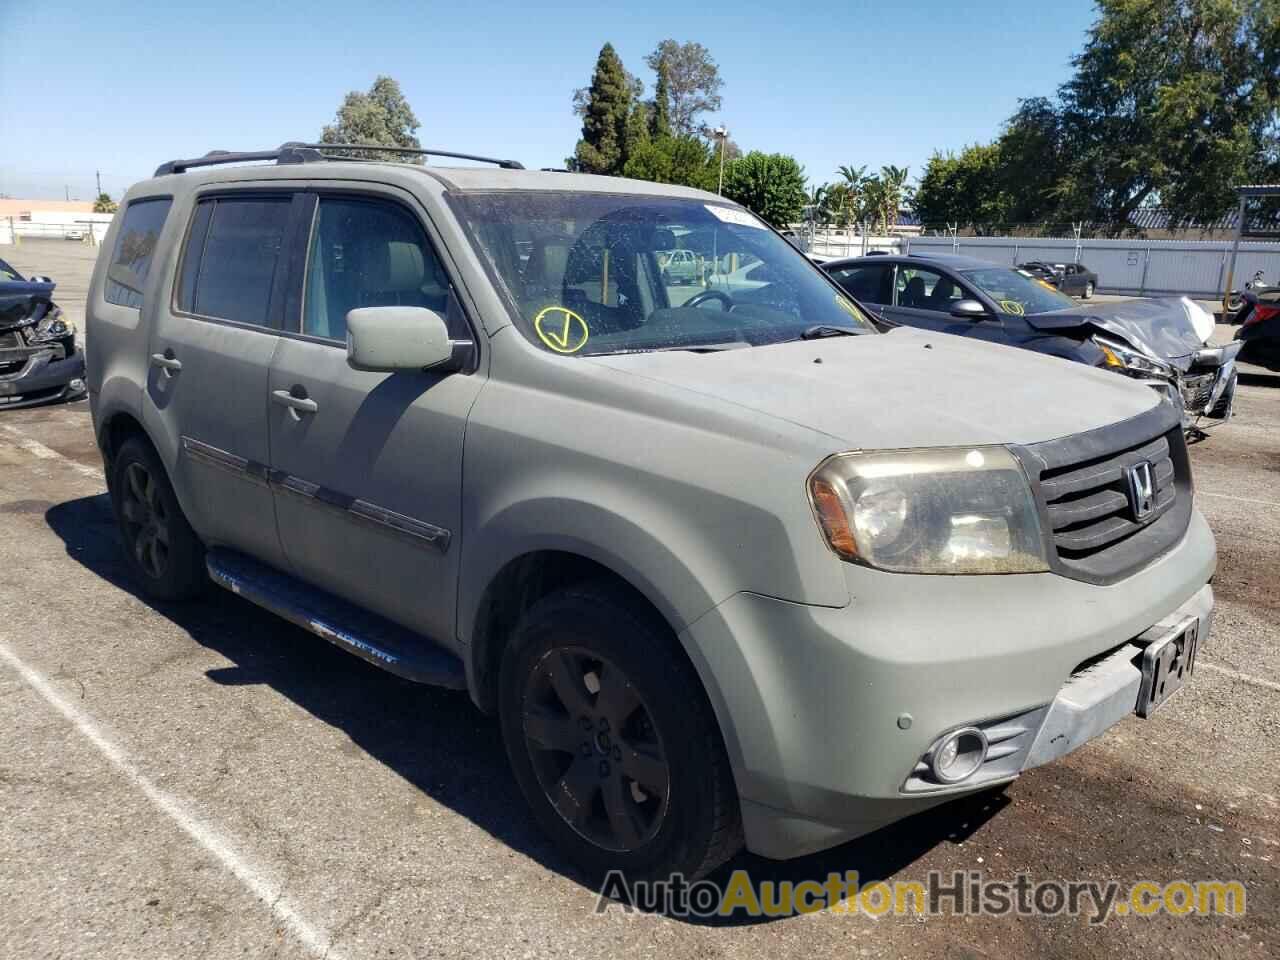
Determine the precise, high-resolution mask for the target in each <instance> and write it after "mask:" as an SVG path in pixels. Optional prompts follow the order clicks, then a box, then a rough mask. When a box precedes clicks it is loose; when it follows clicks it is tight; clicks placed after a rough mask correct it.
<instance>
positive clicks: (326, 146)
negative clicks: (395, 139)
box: [285, 143, 524, 170]
mask: <svg viewBox="0 0 1280 960" xmlns="http://www.w3.org/2000/svg"><path fill="white" fill-rule="evenodd" d="M285 146H286V147H305V148H308V149H311V150H369V151H375V152H378V153H407V154H409V155H410V156H414V157H448V158H449V159H450V160H474V161H476V162H477V163H493V164H497V165H498V166H499V167H502V169H504V170H523V169H524V164H523V163H521V162H520V161H518V160H498V159H496V158H495V157H480V156H477V155H476V154H474V153H455V152H454V151H452V150H423V149H420V148H418V147H384V146H382V144H378V143H286V144H285Z"/></svg>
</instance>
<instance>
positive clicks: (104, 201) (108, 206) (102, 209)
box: [93, 193, 116, 213]
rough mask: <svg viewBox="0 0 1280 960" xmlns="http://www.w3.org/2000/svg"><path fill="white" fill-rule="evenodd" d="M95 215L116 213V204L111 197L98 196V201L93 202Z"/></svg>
mask: <svg viewBox="0 0 1280 960" xmlns="http://www.w3.org/2000/svg"><path fill="white" fill-rule="evenodd" d="M93 212H94V213H115V212H116V202H115V201H114V200H112V199H111V195H110V194H107V193H100V194H98V199H97V200H95V201H93Z"/></svg>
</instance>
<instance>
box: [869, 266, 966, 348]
mask: <svg viewBox="0 0 1280 960" xmlns="http://www.w3.org/2000/svg"><path fill="white" fill-rule="evenodd" d="M970 298H971V295H970V294H968V293H967V292H966V291H965V289H964V287H962V286H961V285H960V284H959V283H958V282H957V281H955V280H953V279H952V278H951V277H949V276H947V275H946V274H944V273H941V272H939V271H937V270H931V269H929V268H928V267H918V266H916V265H914V264H910V263H900V264H898V273H897V276H896V278H895V282H894V298H893V304H892V305H891V306H889V307H886V308H885V316H886V317H888V318H889V319H890V320H894V321H896V322H898V323H901V324H904V325H906V326H909V327H922V328H924V329H925V330H938V331H941V332H943V333H959V334H966V335H967V334H968V333H969V332H970V329H969V328H970V327H971V326H972V325H973V322H972V321H971V320H967V319H960V318H957V317H953V316H952V315H951V308H952V307H954V306H955V305H956V304H957V303H959V302H960V301H961V300H965V299H970Z"/></svg>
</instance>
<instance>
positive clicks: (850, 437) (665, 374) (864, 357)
mask: <svg viewBox="0 0 1280 960" xmlns="http://www.w3.org/2000/svg"><path fill="white" fill-rule="evenodd" d="M583 362H590V363H597V364H602V365H605V366H608V367H610V368H613V369H615V370H618V371H620V372H625V373H628V374H632V375H635V376H640V377H646V378H648V379H650V380H655V381H658V382H661V383H663V384H665V385H667V386H671V387H677V388H682V389H685V390H688V391H690V392H691V393H694V394H701V395H703V396H709V397H714V398H717V399H720V400H724V401H727V402H729V403H733V404H737V405H738V406H740V407H743V408H746V409H748V410H751V411H754V412H756V413H758V414H760V415H762V416H770V417H776V418H778V419H781V420H785V421H788V422H790V423H793V424H796V425H799V426H801V427H807V428H809V429H812V430H817V431H820V432H821V433H824V434H827V435H829V436H831V437H834V438H837V439H838V440H839V441H840V444H841V449H849V450H852V449H891V448H895V447H928V446H958V445H968V444H975V445H976V444H997V443H1035V442H1038V441H1041V440H1052V439H1056V438H1057V437H1063V436H1067V435H1068V434H1073V433H1080V432H1082V431H1085V430H1092V429H1094V428H1096V427H1101V426H1105V425H1106V424H1109V423H1115V422H1117V421H1120V420H1127V419H1129V418H1130V417H1135V416H1137V415H1138V414H1140V413H1143V412H1144V411H1146V410H1149V409H1150V408H1151V407H1153V406H1155V405H1156V404H1157V403H1159V402H1160V398H1159V395H1158V394H1157V393H1156V392H1155V391H1154V390H1152V389H1151V388H1150V387H1147V386H1143V385H1142V384H1140V383H1138V382H1136V381H1134V380H1130V379H1129V378H1127V377H1118V376H1116V375H1115V374H1114V373H1110V372H1107V371H1103V370H1096V369H1094V368H1092V367H1087V366H1084V365H1082V364H1078V363H1070V362H1067V361H1064V360H1061V359H1059V358H1057V357H1049V356H1045V355H1043V354H1038V353H1033V352H1032V351H1029V350H1020V349H1017V348H1014V347H1004V346H997V345H994V344H988V343H982V342H979V341H976V340H971V339H968V338H965V337H955V336H948V335H946V334H936V333H926V332H924V331H920V330H912V329H910V328H906V327H903V328H898V329H895V330H893V331H892V332H890V333H887V334H880V335H875V334H868V335H864V336H857V337H829V338H826V339H823V340H810V341H802V342H796V343H782V344H776V345H773V346H768V347H752V348H746V349H737V350H724V351H720V352H717V353H705V354H698V353H691V352H688V351H675V350H672V351H660V352H652V353H634V354H621V355H618V356H601V357H592V358H589V359H588V358H584V361H583Z"/></svg>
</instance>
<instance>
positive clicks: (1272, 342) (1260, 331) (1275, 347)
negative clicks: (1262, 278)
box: [1235, 286, 1280, 373]
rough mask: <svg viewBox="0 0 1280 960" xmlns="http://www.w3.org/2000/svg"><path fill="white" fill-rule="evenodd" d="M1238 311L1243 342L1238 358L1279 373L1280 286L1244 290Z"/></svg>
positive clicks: (1238, 341)
mask: <svg viewBox="0 0 1280 960" xmlns="http://www.w3.org/2000/svg"><path fill="white" fill-rule="evenodd" d="M1243 299H1244V306H1243V307H1242V308H1241V310H1240V312H1239V313H1238V314H1237V319H1238V320H1239V323H1240V330H1239V331H1238V332H1237V333H1236V336H1235V339H1236V342H1237V343H1239V344H1241V349H1240V353H1239V359H1240V362H1242V363H1253V364H1257V365H1258V366H1260V367H1266V368H1267V369H1268V370H1273V371H1275V372H1276V373H1280V287H1265V286H1264V287H1260V288H1258V289H1256V290H1248V291H1246V292H1245V293H1244V298H1243Z"/></svg>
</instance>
